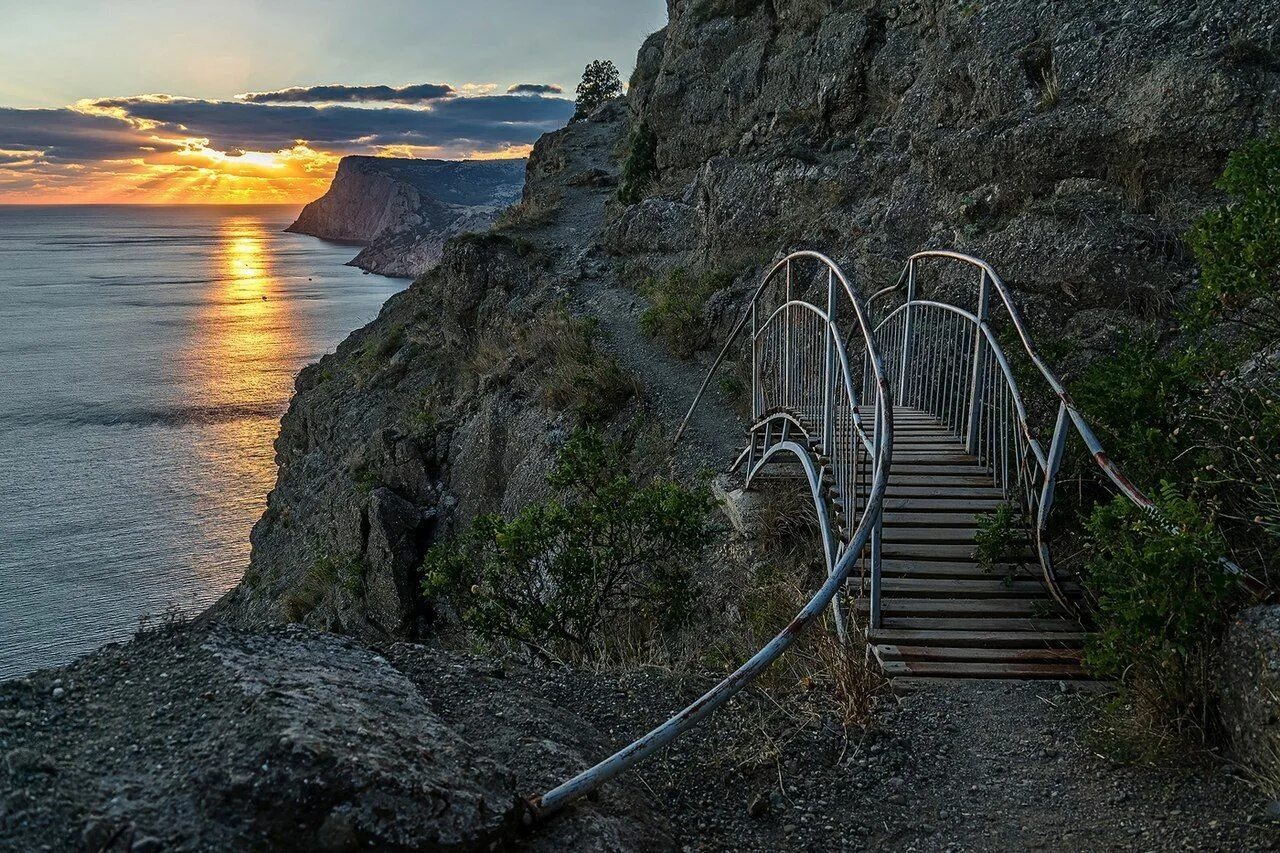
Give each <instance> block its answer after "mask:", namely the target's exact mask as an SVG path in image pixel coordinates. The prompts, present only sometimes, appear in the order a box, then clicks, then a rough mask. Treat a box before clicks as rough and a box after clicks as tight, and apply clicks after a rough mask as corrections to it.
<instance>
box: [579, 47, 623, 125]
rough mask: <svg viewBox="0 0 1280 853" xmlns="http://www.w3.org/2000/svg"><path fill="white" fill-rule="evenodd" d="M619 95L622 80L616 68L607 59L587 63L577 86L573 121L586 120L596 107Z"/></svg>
mask: <svg viewBox="0 0 1280 853" xmlns="http://www.w3.org/2000/svg"><path fill="white" fill-rule="evenodd" d="M621 94H622V78H621V77H620V76H619V75H618V66H616V65H614V64H613V63H612V62H610V61H609V60H607V59H596V60H593V61H591V62H589V63H587V67H586V70H585V71H583V72H582V82H581V83H579V84H578V99H577V101H576V104H577V108H576V109H575V110H574V111H573V120H574V121H577V120H578V119H583V118H586V117H587V116H589V115H591V113H592V111H594V110H595V108H596V107H598V106H600V105H601V104H603V103H604V102H605V101H607V100H609V99H611V98H616V97H618V96H619V95H621Z"/></svg>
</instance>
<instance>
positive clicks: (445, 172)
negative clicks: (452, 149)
mask: <svg viewBox="0 0 1280 853" xmlns="http://www.w3.org/2000/svg"><path fill="white" fill-rule="evenodd" d="M523 183H524V160H516V159H511V160H410V159H401V158H394V157H343V158H342V161H341V162H340V163H339V164H338V171H337V173H336V174H335V175H334V177H333V183H332V184H331V185H330V187H329V191H328V192H326V193H325V194H324V195H323V196H321V197H320V198H318V199H316V200H315V201H313V202H311V203H310V204H308V205H307V206H306V207H304V208H303V209H302V213H301V214H299V216H298V220H297V221H296V222H294V223H293V224H292V225H290V226H289V227H288V228H287V229H285V230H287V231H293V232H296V233H298V234H310V235H311V236H313V237H319V238H321V239H324V240H335V241H340V242H346V243H354V244H360V245H363V246H364V248H363V249H361V251H360V253H359V254H358V255H356V256H355V258H354V259H352V261H351V265H352V266H357V267H360V268H361V269H366V270H369V271H370V272H376V273H379V274H381V275H389V276H398V277H402V278H412V277H414V276H415V275H419V274H420V273H423V272H425V271H427V270H428V269H430V268H431V267H433V266H435V265H436V264H437V263H439V261H440V252H441V249H442V247H443V246H444V243H445V241H446V240H447V239H449V238H450V237H453V236H456V235H458V234H464V233H468V232H475V231H484V230H486V229H488V227H489V225H491V224H492V223H493V220H494V218H495V217H497V215H498V213H500V212H501V211H502V209H503V208H505V207H507V206H508V205H509V204H511V203H512V202H514V201H516V200H517V199H518V198H519V197H520V188H521V186H522V184H523Z"/></svg>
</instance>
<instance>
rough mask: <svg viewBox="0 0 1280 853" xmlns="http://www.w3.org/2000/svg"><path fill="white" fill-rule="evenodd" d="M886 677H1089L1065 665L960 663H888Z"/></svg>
mask: <svg viewBox="0 0 1280 853" xmlns="http://www.w3.org/2000/svg"><path fill="white" fill-rule="evenodd" d="M884 672H885V675H888V676H890V677H893V676H897V675H909V676H925V677H929V676H947V677H951V678H1019V679H1035V678H1051V679H1076V678H1088V677H1089V676H1088V673H1086V672H1085V671H1084V668H1083V667H1081V666H1078V665H1076V664H1068V663H995V662H979V663H970V662H963V661H943V662H935V661H919V662H917V661H911V662H910V663H907V662H903V661H890V662H888V663H885V664H884Z"/></svg>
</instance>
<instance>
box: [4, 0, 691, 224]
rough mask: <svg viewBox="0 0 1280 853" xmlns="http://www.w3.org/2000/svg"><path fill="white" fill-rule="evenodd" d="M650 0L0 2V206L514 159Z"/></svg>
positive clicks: (136, 197)
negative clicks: (404, 159)
mask: <svg viewBox="0 0 1280 853" xmlns="http://www.w3.org/2000/svg"><path fill="white" fill-rule="evenodd" d="M665 20H666V7H665V3H664V2H663V0H595V1H594V2H577V0H538V2H529V1H528V0H526V1H525V2H520V0H469V2H466V3H455V2H436V0H429V2H425V1H424V2H408V0H375V1H373V2H371V0H364V2H360V3H354V2H343V3H338V2H329V0H320V1H319V2H293V0H271V2H267V0H263V2H248V0H223V2H219V3H216V4H211V5H206V4H186V3H172V2H166V3H158V2H132V1H131V2H127V3H125V2H119V0H116V2H87V1H82V2H57V0H53V2H47V3H38V4H37V3H29V2H23V3H21V4H18V3H12V2H9V0H0V21H3V26H2V27H0V203H23V204H26V203H90V202H94V203H101V202H111V203H196V202H206V203H213V202H290V203H299V202H305V201H309V200H310V199H313V198H315V197H317V196H319V195H321V194H322V193H323V192H324V190H325V188H326V187H327V185H328V182H329V179H330V177H331V176H332V174H333V170H334V168H335V166H336V164H337V161H338V158H340V157H341V156H342V155H344V154H387V155H397V156H413V157H442V158H462V157H494V156H499V157H500V156H520V155H523V154H524V153H526V152H527V151H528V149H529V146H530V144H531V143H532V142H533V141H534V140H535V139H537V137H538V136H539V135H540V134H542V133H544V132H546V131H548V130H553V129H555V128H557V127H560V126H562V125H563V124H564V123H565V121H567V120H568V118H569V115H570V114H571V113H572V111H573V107H572V97H573V89H574V86H575V85H576V84H577V81H578V78H579V77H580V75H581V73H582V68H583V66H584V65H586V63H587V62H588V61H589V60H591V59H596V58H602V59H612V60H613V61H614V62H615V63H617V65H618V67H619V69H620V70H621V71H622V74H623V78H624V80H625V78H626V77H627V75H628V74H629V73H630V70H631V67H632V65H633V63H634V59H635V54H636V50H637V49H638V48H639V45H640V42H641V40H642V39H643V38H644V36H645V35H647V34H648V33H650V32H653V31H654V30H656V29H658V28H659V27H661V26H662V25H663V24H664V23H665Z"/></svg>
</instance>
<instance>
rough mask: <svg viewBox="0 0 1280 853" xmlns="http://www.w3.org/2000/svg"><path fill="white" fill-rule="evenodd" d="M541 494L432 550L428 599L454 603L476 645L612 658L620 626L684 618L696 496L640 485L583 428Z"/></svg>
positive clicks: (652, 625)
mask: <svg viewBox="0 0 1280 853" xmlns="http://www.w3.org/2000/svg"><path fill="white" fill-rule="evenodd" d="M548 484H549V485H550V486H551V487H552V490H553V492H554V497H553V498H552V499H550V500H548V501H546V502H544V503H538V504H533V505H531V506H529V507H526V508H525V509H524V510H523V511H521V512H520V513H519V514H518V515H517V516H516V517H515V518H513V519H510V520H507V519H504V518H502V517H500V516H497V515H486V516H482V517H481V518H479V519H477V520H476V522H475V523H474V524H473V525H472V527H471V529H470V531H469V532H468V533H466V534H465V535H463V536H461V537H459V538H458V539H456V540H454V541H452V542H446V543H442V544H440V545H437V546H435V547H433V548H432V549H431V550H430V551H429V552H428V554H427V556H426V560H425V564H424V571H425V574H424V577H425V580H424V583H423V590H424V592H425V594H426V595H427V596H429V597H431V598H445V599H447V600H448V601H449V602H451V604H452V606H453V607H454V608H455V609H456V611H457V613H458V614H459V616H460V618H461V620H462V622H463V624H464V625H466V626H467V627H468V628H470V629H471V630H472V631H473V632H474V633H475V634H476V635H477V636H478V637H480V638H481V639H483V640H485V641H487V642H490V643H493V644H497V645H505V644H512V643H514V644H517V645H519V646H522V647H524V648H525V649H527V650H528V651H529V652H530V653H532V654H534V655H536V656H540V657H547V658H560V659H597V658H610V657H615V658H616V657H618V656H620V654H621V653H622V652H621V650H620V649H619V648H618V644H617V638H618V637H620V636H622V635H623V634H624V633H627V632H626V631H624V630H623V628H624V626H629V627H630V628H631V629H636V628H639V629H641V630H644V631H646V632H648V634H649V635H650V637H652V636H653V635H654V633H655V632H656V631H659V630H662V629H668V628H671V627H674V626H677V625H680V624H683V623H684V622H686V621H687V620H688V618H689V616H690V615H691V613H692V611H693V608H694V605H695V602H696V599H697V595H698V590H697V586H696V584H695V583H694V580H693V576H692V572H691V566H692V564H693V563H694V561H695V560H696V559H697V558H698V556H699V555H700V553H701V551H702V548H703V543H704V541H705V538H706V535H707V524H708V514H709V512H710V509H711V497H710V493H709V491H708V490H707V489H706V488H705V487H699V488H695V489H689V488H686V487H684V486H681V485H679V484H677V483H674V482H669V481H666V480H661V479H648V480H645V479H644V478H642V477H640V476H638V475H637V474H636V473H635V472H634V470H633V464H632V460H631V459H630V457H629V455H628V453H627V452H626V449H625V448H624V447H623V446H622V445H621V444H620V443H615V442H610V441H606V440H605V439H603V438H601V437H600V436H599V435H598V434H597V433H595V432H594V431H590V430H583V431H579V432H578V433H576V434H575V435H574V436H573V438H571V439H570V441H569V442H567V443H566V444H565V446H564V448H563V449H562V450H561V452H560V456H559V460H558V464H557V467H556V469H555V471H554V472H553V473H552V474H551V476H550V477H549V478H548Z"/></svg>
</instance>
